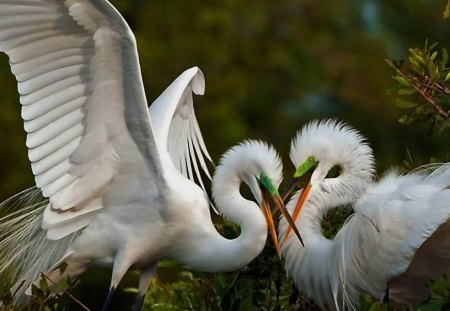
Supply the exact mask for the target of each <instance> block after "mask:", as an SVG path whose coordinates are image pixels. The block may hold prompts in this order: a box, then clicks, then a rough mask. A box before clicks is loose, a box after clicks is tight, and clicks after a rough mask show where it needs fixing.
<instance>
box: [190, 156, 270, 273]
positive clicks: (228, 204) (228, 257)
mask: <svg viewBox="0 0 450 311" xmlns="http://www.w3.org/2000/svg"><path fill="white" fill-rule="evenodd" d="M235 163H236V167H233V166H227V167H226V168H224V167H223V166H219V167H218V168H217V170H216V173H215V175H214V179H213V196H214V201H215V203H216V207H217V209H218V210H219V211H220V212H221V213H222V214H223V216H224V217H225V218H227V219H229V220H231V221H233V222H235V223H237V224H238V225H239V226H240V229H241V234H240V235H239V237H237V238H236V239H231V240H230V239H226V238H224V237H223V236H221V235H220V234H219V233H218V232H217V231H216V230H215V229H214V227H213V225H212V223H211V228H208V230H205V231H203V232H200V233H199V234H197V236H196V237H194V238H191V240H192V241H193V244H192V245H190V246H189V247H187V249H189V254H184V255H183V256H184V258H183V262H184V263H185V264H186V265H187V266H189V267H191V268H193V269H196V270H201V271H207V272H220V271H223V272H225V271H233V270H237V269H240V268H242V267H243V266H245V265H247V264H248V263H250V261H252V260H253V259H254V258H255V257H256V256H257V255H259V254H260V253H261V251H262V250H263V248H264V246H265V243H266V238H267V224H266V221H265V218H264V216H263V214H262V212H261V211H260V209H259V207H258V205H257V204H256V203H255V202H253V201H249V200H247V199H245V198H243V197H242V196H241V194H240V192H239V187H240V184H241V182H242V179H245V177H243V174H244V172H241V171H239V169H238V168H237V166H238V167H243V168H245V167H246V166H245V165H242V163H240V164H239V165H238V162H235ZM247 182H250V181H249V180H247ZM200 241H201V242H200Z"/></svg>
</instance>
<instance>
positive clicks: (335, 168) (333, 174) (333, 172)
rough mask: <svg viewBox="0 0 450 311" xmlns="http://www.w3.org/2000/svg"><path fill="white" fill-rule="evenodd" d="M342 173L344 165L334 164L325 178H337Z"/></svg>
mask: <svg viewBox="0 0 450 311" xmlns="http://www.w3.org/2000/svg"><path fill="white" fill-rule="evenodd" d="M341 174H342V167H340V166H339V165H335V166H333V167H332V168H331V169H330V170H329V171H328V174H327V176H325V178H336V177H339V176H340V175H341Z"/></svg>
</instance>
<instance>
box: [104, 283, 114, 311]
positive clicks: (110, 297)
mask: <svg viewBox="0 0 450 311" xmlns="http://www.w3.org/2000/svg"><path fill="white" fill-rule="evenodd" d="M115 292H116V288H115V287H114V286H113V287H111V288H110V289H109V292H108V296H106V300H105V303H104V304H103V307H102V311H107V310H109V305H110V304H111V301H112V297H113V296H114V293H115Z"/></svg>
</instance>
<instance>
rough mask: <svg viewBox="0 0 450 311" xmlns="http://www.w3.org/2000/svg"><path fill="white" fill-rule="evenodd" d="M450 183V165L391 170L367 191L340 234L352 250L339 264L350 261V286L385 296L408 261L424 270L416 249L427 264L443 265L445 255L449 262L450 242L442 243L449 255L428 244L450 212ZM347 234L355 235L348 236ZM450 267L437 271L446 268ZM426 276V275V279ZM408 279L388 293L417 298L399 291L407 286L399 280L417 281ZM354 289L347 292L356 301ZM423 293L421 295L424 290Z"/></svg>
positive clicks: (417, 269)
mask: <svg viewBox="0 0 450 311" xmlns="http://www.w3.org/2000/svg"><path fill="white" fill-rule="evenodd" d="M448 185H450V169H449V166H447V167H443V168H442V169H440V170H439V172H438V173H436V174H431V175H429V176H428V177H427V176H424V175H421V174H410V175H406V176H399V175H398V174H396V173H395V172H391V173H390V174H388V175H387V176H385V177H384V178H383V179H382V180H381V181H380V182H379V183H378V184H377V185H374V186H373V187H372V188H371V189H369V190H368V191H367V193H366V194H365V195H364V196H363V197H362V198H361V199H360V200H359V201H358V202H357V205H356V206H355V210H356V214H355V216H354V217H353V218H352V219H351V220H350V221H349V223H348V225H347V226H345V227H344V229H343V230H341V232H339V234H338V235H337V236H336V239H338V240H339V239H341V240H342V241H341V242H342V243H337V244H339V245H341V246H342V247H343V250H342V251H345V252H346V254H347V255H348V256H346V261H342V262H341V268H342V267H348V269H346V272H345V273H343V275H345V279H344V280H345V281H346V285H347V286H346V288H347V289H359V288H361V289H372V292H371V293H370V294H372V295H374V296H375V297H377V298H382V297H383V295H384V294H385V291H386V287H387V284H388V282H390V281H391V280H392V279H393V278H394V277H398V276H399V275H402V274H403V273H405V272H406V271H407V269H408V267H409V270H408V273H409V275H416V276H418V275H421V277H424V275H423V274H422V272H423V271H422V272H420V269H421V268H420V266H421V265H420V264H415V263H414V258H415V257H414V256H415V254H417V257H416V260H418V261H420V260H422V261H423V258H424V257H426V258H428V260H429V262H427V265H429V266H434V267H442V265H441V264H440V261H441V258H442V259H443V260H446V262H447V265H446V267H445V268H446V269H447V268H448V266H449V265H448V260H447V259H448V257H449V256H448V252H449V251H450V250H449V249H448V246H449V245H450V244H449V243H446V244H441V245H446V247H447V250H446V251H445V252H444V253H446V254H447V255H445V256H441V257H439V256H440V255H439V256H435V255H436V253H435V252H434V250H435V249H436V247H433V245H430V244H434V243H437V242H439V240H440V239H430V237H432V235H433V234H434V233H435V232H437V230H438V228H439V227H440V226H441V225H443V224H445V223H446V222H447V221H448V219H449V217H450V205H449V202H450V189H448V188H446V187H448ZM411 189H414V191H411ZM447 227H448V225H447ZM447 230H448V228H447ZM345 231H348V232H347V233H346V232H345ZM350 231H351V232H350ZM346 236H347V237H351V238H348V239H345V237H346ZM428 239H429V240H428ZM427 240H428V241H427ZM426 241H427V242H426ZM425 242H426V243H425ZM433 252H434V253H433ZM424 254H425V256H424ZM446 269H442V271H441V270H440V271H438V272H436V273H445V271H446ZM411 270H414V271H411ZM436 273H434V275H429V277H434V276H435V275H436ZM425 279H426V276H425V277H424V279H422V280H425ZM408 284H409V285H408ZM408 284H406V283H403V284H401V282H397V287H396V289H395V290H396V293H395V292H392V295H391V293H390V298H392V299H394V301H397V302H401V303H405V302H407V303H411V302H417V301H408V299H409V298H407V297H401V295H402V294H404V293H408V292H409V291H408V290H402V289H401V286H413V285H412V284H410V283H408ZM414 286H415V285H414ZM424 288H425V287H422V289H424ZM403 289H404V288H403ZM356 293H357V291H354V292H353V293H349V295H350V296H353V298H352V299H353V300H354V301H357V299H358V297H357V296H356V297H355V295H356ZM396 294H399V295H398V296H396ZM421 294H422V296H420V297H422V298H423V297H424V296H423V295H426V293H423V292H422V293H421ZM420 297H419V296H417V297H416V298H418V299H419V298H420Z"/></svg>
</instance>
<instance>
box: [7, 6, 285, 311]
mask: <svg viewBox="0 0 450 311" xmlns="http://www.w3.org/2000/svg"><path fill="white" fill-rule="evenodd" d="M0 50H1V51H3V52H5V53H6V54H7V55H8V56H9V59H10V63H11V70H12V72H13V74H14V75H15V76H16V79H17V81H18V90H19V93H20V102H21V104H22V117H23V119H24V122H25V130H26V131H27V142H26V144H27V147H28V148H29V153H28V156H29V159H30V161H31V167H32V170H33V173H34V174H35V181H36V186H37V188H39V190H40V191H39V190H38V189H30V190H29V191H26V192H24V193H21V194H18V195H17V196H16V197H14V198H12V199H10V200H8V201H7V202H6V203H4V204H3V206H5V205H9V204H12V205H13V212H12V213H11V214H10V215H8V216H5V217H4V218H2V219H0V273H1V274H3V275H4V276H5V277H7V278H10V279H11V280H12V281H15V282H16V285H15V288H14V290H15V289H16V287H17V286H19V285H20V284H22V281H23V280H25V285H23V286H22V287H21V290H20V291H19V293H18V294H17V296H16V298H17V299H20V297H21V295H20V293H22V292H23V291H24V290H25V289H26V287H28V285H29V284H30V282H33V281H35V280H36V279H37V278H38V276H39V274H40V273H41V272H46V275H47V277H49V278H50V279H52V281H53V282H57V281H58V279H60V278H61V277H64V276H66V275H69V276H72V277H73V276H76V275H78V274H80V273H82V272H83V271H84V270H85V269H86V268H87V267H88V266H90V265H92V264H101V265H109V266H112V267H113V272H112V278H111V289H112V290H111V291H110V294H109V295H108V298H107V301H106V302H105V307H106V306H107V305H108V304H109V302H110V299H111V297H112V293H113V292H114V288H115V287H116V286H117V284H118V283H119V281H120V280H121V278H122V277H123V275H124V274H125V273H126V272H127V270H128V269H130V268H137V269H138V270H139V271H140V280H139V293H140V295H141V298H140V299H142V297H143V295H144V293H145V291H146V289H147V287H148V285H149V283H150V280H151V277H152V275H153V273H154V272H155V270H156V266H157V263H158V261H159V260H160V259H162V258H173V259H176V260H179V261H181V262H183V263H185V264H186V265H187V266H189V267H191V268H195V269H199V270H203V271H210V272H214V271H230V270H234V269H238V268H240V267H242V266H244V265H246V264H247V263H249V262H250V261H251V260H252V259H253V258H254V257H255V256H257V255H258V254H259V253H260V252H261V250H262V248H263V247H264V244H265V240H266V236H267V224H266V219H265V218H264V216H263V214H262V213H261V210H260V209H259V208H258V206H257V204H255V203H254V202H251V201H248V200H245V199H243V198H242V197H241V196H240V194H239V184H240V183H241V181H242V180H243V181H244V182H247V183H249V186H250V188H251V190H252V192H253V193H254V194H255V196H256V199H257V203H258V204H259V205H260V206H261V208H263V210H264V212H267V211H268V209H267V206H266V204H267V203H266V201H265V197H266V196H265V195H264V196H263V195H262V194H261V191H265V190H264V187H265V186H269V188H270V189H271V190H272V188H273V187H277V186H278V185H279V183H280V181H281V165H280V163H279V159H278V157H277V156H276V154H275V152H274V150H273V149H272V148H269V147H268V146H266V145H264V144H262V143H257V142H252V143H250V142H247V143H243V144H241V145H240V146H238V147H235V148H234V149H233V150H232V151H230V152H229V153H227V155H226V156H225V157H224V158H223V161H222V164H221V165H220V166H219V167H218V170H217V173H216V176H215V178H214V179H213V184H214V197H215V199H216V202H217V207H218V208H219V210H220V211H221V212H223V214H224V215H225V216H226V217H229V218H230V219H231V220H234V221H236V222H237V223H238V224H240V225H241V232H242V234H241V235H240V236H239V238H237V239H235V240H227V239H225V238H223V237H222V236H221V235H220V234H219V233H218V232H217V231H216V230H215V228H214V226H213V224H212V222H211V218H210V212H209V200H208V197H207V196H206V194H205V192H204V189H203V190H202V189H201V188H200V187H198V186H197V185H196V184H195V183H194V182H193V181H192V179H194V178H196V179H197V180H199V181H200V182H201V175H200V170H203V171H204V172H205V173H206V175H207V176H209V173H208V169H207V166H206V162H205V159H204V157H206V158H207V159H210V157H209V155H208V152H207V150H206V147H205V144H204V142H203V138H202V135H201V132H200V130H199V127H198V124H197V120H196V117H195V114H194V109H193V101H192V92H194V93H197V94H203V92H204V79H203V74H202V73H201V71H200V70H199V69H198V68H192V69H189V70H187V71H186V72H184V73H183V74H182V75H181V76H180V77H179V78H178V79H177V80H175V82H174V83H173V84H172V85H171V86H170V87H169V88H168V89H167V90H166V91H165V92H164V93H163V94H162V95H161V97H160V98H158V99H157V100H156V101H155V103H154V104H153V105H152V106H151V108H150V113H149V112H148V110H147V109H148V108H147V102H146V98H145V93H144V89H143V84H142V78H141V73H140V68H139V63H138V55H137V50H136V43H135V39H134V36H133V34H132V32H131V30H130V29H129V27H128V25H127V24H126V22H125V21H124V19H123V18H122V17H121V16H120V14H119V13H118V12H117V11H116V10H115V8H114V7H113V6H112V5H111V4H110V3H109V2H108V1H106V0H0ZM255 150H256V152H255ZM266 154H269V158H266V157H262V156H261V155H266ZM271 155H272V156H271ZM270 161H272V162H275V163H271V162H270ZM223 176H226V177H227V178H223ZM263 177H264V178H263ZM261 179H264V181H265V182H266V183H262V182H261ZM217 180H220V184H218V182H217ZM271 180H273V181H274V185H272V183H271ZM201 185H202V186H203V183H202V184H201ZM203 188H204V187H203ZM40 192H42V194H43V196H44V197H46V198H48V199H43V198H42V197H41V196H40ZM271 194H272V195H273V194H274V193H273V192H271ZM224 198H226V199H224ZM63 261H64V262H66V263H68V267H67V269H66V270H65V271H64V274H63V275H62V276H61V275H60V273H61V270H60V269H57V268H58V266H59V265H60V263H61V262H63ZM140 303H142V300H140V301H138V304H137V306H138V307H140Z"/></svg>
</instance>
